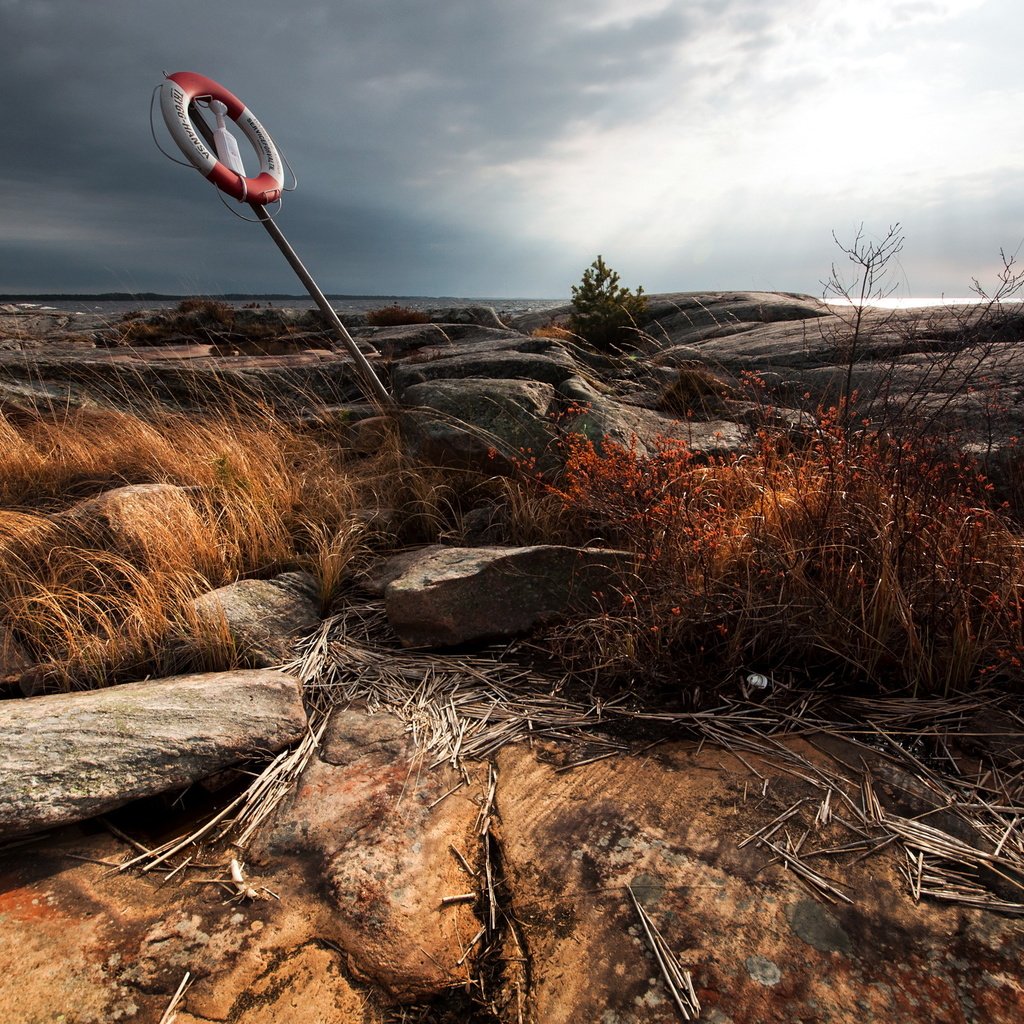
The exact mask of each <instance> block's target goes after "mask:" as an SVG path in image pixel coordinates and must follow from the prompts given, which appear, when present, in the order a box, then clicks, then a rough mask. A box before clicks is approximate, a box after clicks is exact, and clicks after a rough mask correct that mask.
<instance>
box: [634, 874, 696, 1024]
mask: <svg viewBox="0 0 1024 1024" xmlns="http://www.w3.org/2000/svg"><path fill="white" fill-rule="evenodd" d="M626 891H627V892H628V893H629V896H630V899H632V901H633V906H634V907H635V908H636V912H637V916H638V917H639V918H640V924H641V926H642V927H643V930H644V935H645V936H646V937H647V944H648V946H650V949H651V952H652V953H653V954H654V958H655V960H656V961H657V963H658V967H659V969H660V970H661V976H662V979H663V981H664V982H665V987H666V988H667V989H668V991H669V994H670V995H671V996H672V1001H673V1002H674V1003H675V1004H676V1007H677V1008H678V1010H679V1012H680V1014H682V1017H683V1020H696V1019H697V1018H698V1017H699V1016H700V1000H699V999H698V998H697V993H696V991H694V988H693V978H692V976H691V974H690V972H689V971H688V970H685V969H684V968H682V967H680V966H679V961H678V960H677V959H676V956H675V954H674V953H673V952H672V950H671V948H670V947H669V944H668V943H667V942H666V941H665V937H664V936H663V935H662V934H661V932H660V931H659V930H658V927H657V925H655V923H654V922H653V921H652V920H651V918H650V916H649V915H648V913H647V911H646V910H644V908H643V906H642V904H641V903H640V901H639V900H638V899H637V898H636V893H635V892H633V889H632V887H631V886H629V885H627V886H626Z"/></svg>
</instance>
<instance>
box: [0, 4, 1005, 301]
mask: <svg viewBox="0 0 1024 1024" xmlns="http://www.w3.org/2000/svg"><path fill="white" fill-rule="evenodd" d="M1022 52H1024V17H1022V15H1021V11H1020V7H1019V0H845V2H843V0H502V2H497V0H337V2H334V3H325V2H318V0H292V2H270V0H244V2H242V0H223V2H210V0H204V2H199V0H166V2H163V3H154V2H151V0H0V97H2V98H3V108H2V111H0V125H2V126H3V134H4V145H3V150H2V159H0V184H2V188H0V292H8V293H10V292H49V291H74V292H87V291H127V292H133V291H147V290H148V291H162V292H173V293H187V294H193V293H196V294H200V293H201V294H214V293H220V292H227V291H243V292H265V291H284V292H299V291H301V287H300V286H299V284H298V282H297V281H296V280H295V278H294V277H293V276H292V275H291V271H290V270H289V269H288V267H287V266H286V265H285V263H284V261H283V259H282V258H281V256H280V255H279V254H278V252H277V250H276V249H275V248H274V247H273V245H272V243H271V242H270V240H269V239H268V238H267V237H266V235H265V233H264V231H263V229H262V228H261V227H259V226H258V225H256V224H250V223H245V222H244V221H242V220H240V219H239V218H237V217H235V216H233V215H232V212H231V209H233V210H235V211H237V212H240V213H244V214H248V213H249V211H248V209H247V208H246V207H241V206H239V205H238V204H237V203H235V202H234V201H233V200H230V199H227V200H226V203H227V206H228V207H230V208H231V209H228V208H226V207H225V206H224V205H222V203H221V202H220V200H219V199H218V193H217V191H216V190H215V189H214V187H213V186H211V185H210V184H209V183H207V182H206V181H205V180H204V179H203V178H202V177H201V176H200V175H199V173H198V172H196V171H195V170H192V169H189V168H184V167H180V166H176V165H175V164H174V163H172V162H171V161H169V160H168V159H166V158H165V157H164V156H162V155H161V154H160V152H159V151H158V150H157V148H156V146H155V145H154V142H153V139H152V137H151V133H150V116H149V114H150V97H151V94H152V91H153V89H154V87H155V86H157V85H158V83H159V82H160V81H161V78H162V72H163V71H168V72H173V71H181V70H191V71H198V72H200V73H202V74H205V75H208V76H209V77H211V78H214V79H216V80H218V81H220V82H221V83H223V84H224V85H225V86H226V87H227V88H229V89H231V90H232V91H233V92H235V93H237V94H238V95H239V96H240V97H241V98H242V99H243V100H244V101H245V102H246V103H247V105H248V106H249V107H250V108H251V109H252V110H253V112H254V113H255V114H256V115H257V117H259V118H260V120H261V121H262V123H263V125H264V126H265V127H266V128H267V129H268V130H269V131H270V133H271V134H272V135H273V136H274V138H275V140H276V142H277V143H278V145H279V146H280V147H281V149H282V150H283V151H284V152H285V154H286V155H287V157H288V159H289V161H290V162H291V165H292V167H293V168H294V170H295V172H296V174H297V176H298V182H299V187H298V190H297V191H296V192H294V193H293V194H289V195H288V196H287V198H286V200H285V203H284V207H283V209H282V211H281V212H280V215H279V221H278V222H279V224H280V226H281V227H282V229H283V231H284V232H285V234H286V235H287V236H288V238H289V239H290V241H291V242H292V244H293V245H294V246H295V248H296V250H297V251H298V253H299V255H300V256H301V257H302V259H303V260H304V261H305V262H306V264H307V265H308V266H309V268H310V270H311V271H312V272H313V273H314V276H316V278H317V279H318V281H319V283H320V285H321V287H322V288H323V289H324V291H327V292H330V293H348V294H381V295H383V294H396V295H456V296H490V297H507V296H534V297H560V296H567V295H568V291H569V286H570V285H571V284H572V283H574V282H576V281H578V280H579V278H580V275H581V273H582V271H583V269H584V268H585V267H586V266H587V265H588V264H589V263H590V261H591V260H593V259H594V257H595V256H596V255H597V254H598V253H602V254H603V255H604V256H605V258H606V260H607V261H608V262H609V263H610V264H611V265H612V266H613V267H615V268H616V269H617V270H618V271H619V272H620V273H621V274H622V278H623V282H624V283H626V284H629V285H636V284H642V285H643V286H644V287H645V288H646V290H647V291H649V292H657V291H689V290H698V289H713V288H724V289H764V290H785V291H799V292H807V293H811V294H819V295H820V294H821V284H820V282H821V280H822V279H823V278H825V277H826V276H827V275H828V272H829V267H830V264H831V263H832V261H833V260H834V259H836V258H837V256H839V254H838V252H837V250H836V249H835V245H834V242H833V240H832V232H833V231H834V232H835V233H836V234H837V235H838V237H839V238H840V239H841V240H843V241H850V240H852V238H853V236H854V235H855V233H856V231H857V228H858V226H859V225H860V224H861V223H863V224H864V228H865V232H866V234H867V235H868V236H880V235H882V234H884V232H885V231H886V229H887V228H888V227H889V225H890V224H891V223H893V222H896V221H899V222H901V223H902V225H903V229H904V233H905V234H906V236H907V242H906V246H905V249H904V251H903V253H902V256H901V258H900V266H899V267H898V268H897V269H896V274H895V277H894V278H893V283H894V284H896V285H897V286H898V289H899V293H900V294H903V295H940V294H945V295H950V296H952V295H963V294H966V293H967V291H968V287H969V284H970V281H971V278H972V277H978V278H980V279H981V280H982V282H983V283H989V282H991V281H992V279H993V275H994V272H995V269H996V267H997V266H998V264H999V251H1000V249H1004V250H1006V251H1007V253H1010V254H1012V253H1014V252H1016V251H1017V250H1018V247H1020V246H1021V243H1022V240H1024V129H1022V128H1021V124H1020V116H1019V115H1020V111H1021V109H1024V103H1022V99H1024V76H1022V75H1021V74H1020V55H1021V53H1022ZM154 121H155V125H154V126H155V131H156V135H157V137H158V138H159V140H160V142H161V143H162V144H163V145H164V146H165V148H168V149H170V148H171V143H170V141H169V138H168V136H167V133H166V130H165V129H164V126H163V124H162V121H161V120H160V115H159V110H158V109H157V110H156V111H155V112H154ZM246 152H247V144H245V143H244V141H243V153H246ZM254 163H255V161H253V160H250V166H252V165H254ZM1021 255H1024V250H1022V252H1021Z"/></svg>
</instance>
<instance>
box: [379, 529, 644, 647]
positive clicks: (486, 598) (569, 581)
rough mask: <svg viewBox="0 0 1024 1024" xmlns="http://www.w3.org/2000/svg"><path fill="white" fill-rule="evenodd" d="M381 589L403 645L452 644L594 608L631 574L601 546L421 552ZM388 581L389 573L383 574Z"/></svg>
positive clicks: (620, 554) (625, 559)
mask: <svg viewBox="0 0 1024 1024" xmlns="http://www.w3.org/2000/svg"><path fill="white" fill-rule="evenodd" d="M401 557H402V558H403V561H402V562H401V572H400V575H397V576H396V577H395V578H393V579H391V581H390V582H388V583H387V584H386V586H385V587H384V608H385V610H386V612H387V616H388V621H389V622H390V623H391V626H392V628H393V629H394V630H395V632H396V633H397V634H398V637H399V639H400V640H401V642H402V644H403V645H404V646H406V647H455V646H458V645H460V644H466V643H471V642H479V641H482V640H493V639H499V638H508V637H514V636H519V635H521V634H523V633H527V632H529V631H530V630H531V629H534V628H536V627H538V626H540V625H543V624H546V623H550V622H553V621H556V620H559V619H563V618H565V617H567V616H569V615H571V614H573V613H574V612H580V611H584V610H590V611H593V610H595V609H596V608H597V607H598V606H599V601H598V599H596V598H595V592H607V591H608V590H609V589H613V588H615V587H616V586H618V585H621V581H622V580H623V579H624V577H625V575H626V574H627V573H628V572H629V568H630V564H631V561H630V556H629V554H628V553H627V552H624V551H614V550H609V549H606V548H574V547H562V546H559V545H553V544H544V545H536V546H533V547H511V548H509V547H481V548H459V547H450V548H448V547H440V546H435V547H431V548H426V549H424V550H423V551H421V552H420V553H419V557H418V558H415V559H411V560H405V559H406V556H401ZM383 573H384V575H385V578H386V577H387V568H386V567H385V569H384V570H383Z"/></svg>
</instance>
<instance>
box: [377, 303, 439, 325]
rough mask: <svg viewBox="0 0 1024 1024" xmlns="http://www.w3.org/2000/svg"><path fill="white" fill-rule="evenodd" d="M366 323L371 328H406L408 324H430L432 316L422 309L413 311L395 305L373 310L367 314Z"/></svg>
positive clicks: (407, 307) (406, 307)
mask: <svg viewBox="0 0 1024 1024" xmlns="http://www.w3.org/2000/svg"><path fill="white" fill-rule="evenodd" d="M366 322H367V323H368V324H369V325H370V326H371V327H404V326H406V325H408V324H429V323H430V316H429V315H428V314H427V313H424V312H423V310H421V309H411V308H410V307H409V306H400V305H398V303H397V302H396V303H393V304H392V305H390V306H382V307H381V308H380V309H371V310H370V311H369V312H368V313H367V314H366Z"/></svg>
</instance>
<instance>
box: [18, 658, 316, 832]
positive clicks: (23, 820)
mask: <svg viewBox="0 0 1024 1024" xmlns="http://www.w3.org/2000/svg"><path fill="white" fill-rule="evenodd" d="M305 730H306V715H305V712H304V710H303V707H302V698H301V694H300V687H299V682H298V680H297V679H295V678H294V677H293V676H290V675H287V674H286V673H284V672H275V671H269V670H257V671H236V672H213V673H208V674H203V675H193V676H173V677H170V678H167V679H161V680H157V681H153V682H140V683H128V684H125V685H124V686H115V687H111V688H110V689H107V690H97V691H93V692H91V693H77V694H55V695H53V696H48V697H35V698H31V699H28V700H12V701H7V702H5V703H4V726H3V729H2V730H0V839H4V838H8V837H12V836H20V835H28V834H31V833H32V832H38V831H41V830H43V829H47V828H52V827H55V826H58V825H64V824H67V823H69V822H75V821H81V820H83V819H85V818H90V817H92V816H94V815H96V814H102V813H104V812H105V811H109V810H111V809H112V808H115V807H120V806H121V805H123V804H126V803H128V802H130V801H132V800H137V799H139V798H141V797H146V796H153V795H155V794H158V793H164V792H167V791H169V790H173V789H178V788H181V787H184V786H188V785H190V784H191V783H193V782H196V781H197V780H199V779H202V778H205V777H206V776H207V775H212V774H213V773H214V772H217V771H220V770H221V769H222V768H225V767H227V766H228V765H232V764H235V763H236V762H237V761H239V760H241V759H242V758H244V757H246V756H247V755H253V754H257V753H261V752H265V751H268V750H280V749H281V748H282V747H285V746H287V745H288V744H290V743H293V742H295V740H297V739H299V738H300V737H301V736H302V735H303V733H304V732H305Z"/></svg>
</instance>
